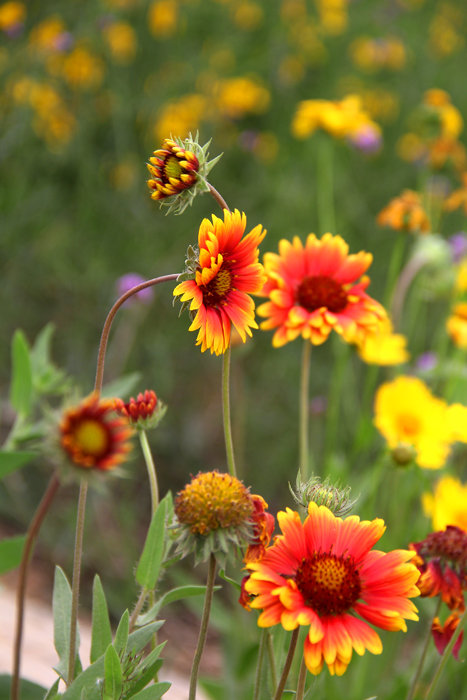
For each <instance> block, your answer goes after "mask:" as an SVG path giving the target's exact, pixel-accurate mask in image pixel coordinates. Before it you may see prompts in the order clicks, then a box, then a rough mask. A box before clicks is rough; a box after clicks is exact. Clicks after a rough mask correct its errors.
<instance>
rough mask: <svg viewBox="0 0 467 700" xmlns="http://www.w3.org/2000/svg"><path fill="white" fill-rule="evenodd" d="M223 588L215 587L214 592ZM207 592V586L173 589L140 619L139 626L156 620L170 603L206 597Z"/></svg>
mask: <svg viewBox="0 0 467 700" xmlns="http://www.w3.org/2000/svg"><path fill="white" fill-rule="evenodd" d="M220 588H222V586H214V590H219V589H220ZM205 592H206V586H179V587H178V588H173V589H172V590H171V591H168V592H167V593H165V595H163V596H162V598H159V600H158V601H157V602H156V603H155V604H154V605H153V606H152V608H150V609H149V610H148V611H147V612H146V613H144V615H140V616H139V617H138V625H145V624H147V623H148V622H151V621H152V620H155V618H156V617H157V615H158V614H159V611H160V610H161V609H162V608H163V607H164V606H165V605H168V604H169V603H174V602H175V601H177V600H183V599H184V598H192V597H193V596H199V595H204V594H205Z"/></svg>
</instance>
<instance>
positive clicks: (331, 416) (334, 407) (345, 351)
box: [324, 338, 349, 464]
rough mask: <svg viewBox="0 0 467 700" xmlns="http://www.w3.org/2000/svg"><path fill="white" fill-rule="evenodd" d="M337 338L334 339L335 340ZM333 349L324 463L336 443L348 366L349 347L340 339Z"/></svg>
mask: <svg viewBox="0 0 467 700" xmlns="http://www.w3.org/2000/svg"><path fill="white" fill-rule="evenodd" d="M337 340H338V339H337V338H334V341H335V342H337ZM334 350H335V356H336V355H337V357H336V360H335V369H334V370H333V372H332V375H331V385H330V387H329V392H328V402H327V411H326V429H325V436H324V463H325V464H326V463H327V462H328V460H329V457H330V455H331V453H332V450H333V449H335V447H336V444H337V434H338V430H339V415H340V411H341V406H342V398H343V396H345V395H344V393H343V387H344V376H345V370H346V369H347V366H348V359H349V347H348V345H344V343H342V341H340V339H339V341H338V344H337V345H336V344H335V345H334Z"/></svg>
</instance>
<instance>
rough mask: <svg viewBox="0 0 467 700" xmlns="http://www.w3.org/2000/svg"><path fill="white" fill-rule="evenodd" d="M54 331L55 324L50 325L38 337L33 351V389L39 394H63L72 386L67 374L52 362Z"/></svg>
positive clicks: (31, 355)
mask: <svg viewBox="0 0 467 700" xmlns="http://www.w3.org/2000/svg"><path fill="white" fill-rule="evenodd" d="M54 331H55V326H54V324H53V323H48V324H47V325H46V326H45V327H44V328H43V329H42V330H41V332H40V333H39V335H38V336H37V338H36V340H35V342H34V345H33V347H32V350H31V354H30V357H31V369H32V381H33V388H34V390H35V391H36V392H37V393H38V394H47V393H48V394H54V393H55V394H57V393H61V392H63V391H64V390H66V389H67V388H68V386H69V384H70V381H69V379H68V378H67V376H66V374H65V372H64V371H63V370H61V369H58V368H57V367H56V366H55V365H54V363H53V362H52V360H51V343H52V336H53V334H54Z"/></svg>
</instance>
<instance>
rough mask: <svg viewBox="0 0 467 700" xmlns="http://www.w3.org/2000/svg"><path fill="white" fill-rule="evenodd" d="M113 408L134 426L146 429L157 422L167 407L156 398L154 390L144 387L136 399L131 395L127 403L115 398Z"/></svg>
mask: <svg viewBox="0 0 467 700" xmlns="http://www.w3.org/2000/svg"><path fill="white" fill-rule="evenodd" d="M115 410H116V411H117V413H119V414H120V415H121V416H124V417H126V418H127V419H128V420H129V421H130V423H131V424H132V425H133V426H134V427H135V428H137V429H139V430H147V429H148V428H155V427H156V426H157V425H158V424H159V422H160V420H161V419H162V418H163V416H164V414H165V412H166V410H167V407H166V406H165V405H164V404H163V403H162V401H161V400H160V399H158V398H157V396H156V393H155V392H154V391H152V390H149V389H146V390H145V391H144V393H141V392H140V393H139V394H138V396H137V397H136V399H135V398H133V396H132V397H131V398H130V400H129V401H128V402H127V403H125V402H124V401H122V399H115Z"/></svg>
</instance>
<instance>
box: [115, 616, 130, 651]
mask: <svg viewBox="0 0 467 700" xmlns="http://www.w3.org/2000/svg"><path fill="white" fill-rule="evenodd" d="M129 631H130V614H129V612H128V610H125V612H124V613H123V615H122V617H121V618H120V622H119V623H118V627H117V631H116V632H115V639H114V647H115V651H116V652H117V654H120V655H121V656H122V657H123V655H124V653H125V650H126V645H127V643H128V634H129Z"/></svg>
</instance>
